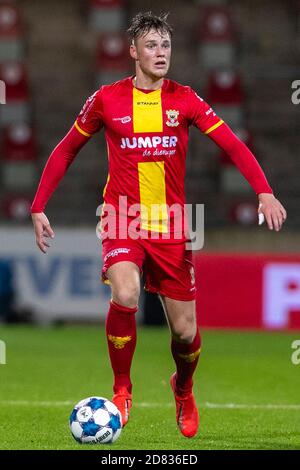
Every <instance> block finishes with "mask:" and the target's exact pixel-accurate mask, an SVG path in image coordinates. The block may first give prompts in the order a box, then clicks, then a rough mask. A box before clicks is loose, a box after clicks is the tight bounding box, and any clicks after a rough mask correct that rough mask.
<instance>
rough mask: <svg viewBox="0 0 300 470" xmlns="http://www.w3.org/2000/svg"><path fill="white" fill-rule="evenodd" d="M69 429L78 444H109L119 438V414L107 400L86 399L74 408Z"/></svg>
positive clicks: (120, 420) (114, 406) (120, 425)
mask: <svg viewBox="0 0 300 470" xmlns="http://www.w3.org/2000/svg"><path fill="white" fill-rule="evenodd" d="M70 429H71V433H72V436H73V437H74V439H75V440H76V441H77V442H79V443H80V444H110V443H112V442H115V441H116V440H117V439H118V437H120V434H121V431H122V418H121V413H120V411H119V410H118V408H117V407H116V405H114V404H113V403H112V402H111V401H109V400H107V398H103V397H88V398H85V399H84V400H81V401H80V402H79V403H77V405H75V406H74V408H73V411H72V413H71V416H70Z"/></svg>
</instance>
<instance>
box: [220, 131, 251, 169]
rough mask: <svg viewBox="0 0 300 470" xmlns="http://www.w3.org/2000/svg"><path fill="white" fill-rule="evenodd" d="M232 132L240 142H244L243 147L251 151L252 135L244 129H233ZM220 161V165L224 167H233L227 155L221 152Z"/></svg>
mask: <svg viewBox="0 0 300 470" xmlns="http://www.w3.org/2000/svg"><path fill="white" fill-rule="evenodd" d="M233 132H234V133H235V135H236V136H237V137H238V138H239V139H240V140H241V141H242V142H244V144H245V145H247V147H248V148H249V149H250V150H251V151H253V135H252V134H251V133H250V132H249V131H248V130H247V129H245V128H238V129H233ZM220 160H221V165H224V166H227V165H230V166H232V165H234V163H233V162H232V160H231V159H230V158H229V156H228V155H227V153H225V152H224V151H223V150H220Z"/></svg>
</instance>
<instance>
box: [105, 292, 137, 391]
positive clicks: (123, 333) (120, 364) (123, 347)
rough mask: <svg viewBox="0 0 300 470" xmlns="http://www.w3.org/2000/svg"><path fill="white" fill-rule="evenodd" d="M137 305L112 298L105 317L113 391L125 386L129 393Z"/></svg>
mask: <svg viewBox="0 0 300 470" xmlns="http://www.w3.org/2000/svg"><path fill="white" fill-rule="evenodd" d="M137 310H138V307H135V308H129V307H124V306H123V305H119V304H117V303H116V302H114V301H113V300H111V302H110V308H109V311H108V315H107V319H106V337H107V344H108V350H109V357H110V362H111V366H112V369H113V372H114V387H113V389H114V393H117V391H118V390H119V389H120V388H121V387H126V388H127V390H128V392H129V393H131V389H132V384H131V380H130V367H131V362H132V358H133V354H134V351H135V345H136V322H135V313H136V312H137Z"/></svg>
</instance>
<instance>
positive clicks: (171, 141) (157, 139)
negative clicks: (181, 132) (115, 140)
mask: <svg viewBox="0 0 300 470" xmlns="http://www.w3.org/2000/svg"><path fill="white" fill-rule="evenodd" d="M177 140H178V139H177V137H176V136H175V135H173V136H169V135H164V136H159V135H154V136H151V137H150V136H147V137H132V138H129V137H122V139H121V149H126V148H129V149H135V148H144V149H145V148H156V147H158V146H159V145H161V146H162V147H164V148H171V147H176V145H177Z"/></svg>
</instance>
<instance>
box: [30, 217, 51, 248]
mask: <svg viewBox="0 0 300 470" xmlns="http://www.w3.org/2000/svg"><path fill="white" fill-rule="evenodd" d="M31 218H32V222H33V226H34V231H35V239H36V244H37V246H38V247H39V249H40V250H41V251H42V252H43V253H46V252H47V248H49V247H50V245H49V243H48V240H47V238H54V232H53V230H52V228H51V225H50V222H49V220H48V219H47V217H46V215H45V214H44V212H38V213H36V214H31Z"/></svg>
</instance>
